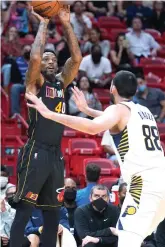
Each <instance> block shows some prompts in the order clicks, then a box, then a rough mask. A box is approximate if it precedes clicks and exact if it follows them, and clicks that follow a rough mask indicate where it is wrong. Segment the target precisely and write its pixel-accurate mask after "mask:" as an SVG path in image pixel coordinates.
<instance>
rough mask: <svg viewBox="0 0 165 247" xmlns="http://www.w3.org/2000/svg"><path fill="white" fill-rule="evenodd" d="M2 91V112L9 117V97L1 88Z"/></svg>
mask: <svg viewBox="0 0 165 247" xmlns="http://www.w3.org/2000/svg"><path fill="white" fill-rule="evenodd" d="M0 91H1V110H2V112H3V115H4V117H9V111H10V110H9V107H10V105H9V96H8V95H7V94H6V92H5V91H4V89H3V88H2V87H0Z"/></svg>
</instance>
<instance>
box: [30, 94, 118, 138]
mask: <svg viewBox="0 0 165 247" xmlns="http://www.w3.org/2000/svg"><path fill="white" fill-rule="evenodd" d="M26 98H27V99H29V100H30V101H31V102H32V103H33V104H29V103H28V104H27V105H28V106H29V107H32V108H34V109H36V110H37V111H39V112H40V114H41V115H42V116H43V117H45V118H48V119H50V120H53V121H55V122H58V123H61V124H63V125H65V126H68V127H70V128H73V129H75V130H79V131H82V132H85V133H88V134H91V135H95V134H97V133H100V132H102V131H105V130H108V129H111V128H112V127H114V126H116V125H117V124H118V123H119V121H120V119H121V116H122V111H121V109H120V107H119V105H112V106H110V107H108V108H107V109H106V110H105V112H104V114H103V115H101V116H99V117H96V118H95V119H93V120H90V119H86V118H81V117H75V116H68V115H65V114H58V113H54V112H52V111H50V110H49V109H48V108H47V107H46V105H44V103H43V102H42V101H41V100H40V99H38V98H37V97H36V96H35V95H34V94H32V93H26Z"/></svg>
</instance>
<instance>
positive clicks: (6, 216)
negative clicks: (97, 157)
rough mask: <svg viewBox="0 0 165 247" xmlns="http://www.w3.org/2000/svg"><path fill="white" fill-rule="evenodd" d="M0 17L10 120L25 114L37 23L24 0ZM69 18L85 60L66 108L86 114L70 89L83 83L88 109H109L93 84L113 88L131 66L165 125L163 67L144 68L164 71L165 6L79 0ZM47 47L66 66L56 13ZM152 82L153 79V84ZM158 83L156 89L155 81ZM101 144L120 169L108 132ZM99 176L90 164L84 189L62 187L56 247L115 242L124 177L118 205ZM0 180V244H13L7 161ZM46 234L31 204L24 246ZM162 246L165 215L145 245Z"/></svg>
mask: <svg viewBox="0 0 165 247" xmlns="http://www.w3.org/2000/svg"><path fill="white" fill-rule="evenodd" d="M1 17H2V18H1V29H0V31H1V78H2V87H3V89H4V91H5V93H6V95H7V96H8V97H9V99H10V118H11V119H15V117H16V116H17V115H19V114H21V105H20V100H21V95H22V94H24V92H25V84H24V81H25V76H26V71H27V68H28V63H29V59H30V51H31V45H32V43H33V41H34V38H35V36H36V33H37V30H38V24H39V23H38V21H37V20H36V19H35V17H34V16H32V15H31V14H30V13H29V11H28V7H27V2H26V1H7V0H4V1H2V2H1ZM70 21H71V24H72V26H73V29H74V32H75V34H76V36H77V38H78V40H79V44H80V48H81V52H82V55H83V59H82V62H81V64H80V68H79V73H78V75H77V78H75V80H74V81H73V83H72V84H71V85H70V86H69V87H68V89H67V90H66V101H67V102H66V103H67V113H68V114H71V115H75V116H81V117H85V118H88V116H87V115H86V114H85V113H82V112H80V111H79V109H78V107H77V106H76V104H75V102H74V99H73V96H72V91H71V87H73V86H74V85H77V86H78V87H79V89H80V90H81V91H82V92H83V94H84V97H85V99H86V101H87V104H88V106H89V107H91V108H93V109H95V110H104V109H105V105H104V102H102V101H101V100H100V99H99V97H98V94H97V93H96V91H95V89H97V90H100V92H101V91H102V90H106V89H109V87H110V85H111V81H112V79H113V77H114V74H115V72H117V71H120V70H129V71H132V72H133V73H135V75H136V77H137V81H138V90H137V93H136V95H135V97H134V98H133V101H134V102H135V103H140V104H142V105H144V106H147V107H148V108H149V110H150V111H151V112H152V114H153V115H154V117H155V119H156V121H157V122H158V123H165V72H164V71H163V70H162V71H161V75H158V74H157V73H155V74H154V72H153V71H152V67H151V70H149V72H147V73H146V71H145V69H144V65H145V62H147V63H148V64H150V62H151V61H152V62H153V63H154V61H158V65H159V66H160V67H161V66H164V67H163V68H164V69H165V3H164V2H163V1H155V2H152V1H75V2H74V3H73V4H72V6H71V17H70ZM45 48H46V49H49V50H52V51H55V52H56V54H57V57H58V67H59V71H61V69H62V68H63V66H64V64H65V61H66V60H67V59H68V58H69V57H70V53H69V48H68V44H67V40H66V38H65V33H63V30H62V29H61V26H60V23H59V21H58V19H57V18H56V17H54V18H52V19H51V20H50V23H49V26H48V31H47V37H46V46H45ZM147 59H148V60H147ZM157 68H158V67H157ZM152 80H153V82H154V83H153V84H152V83H150V82H151V81H152ZM155 82H156V88H155V87H154V86H153V85H155ZM151 84H152V85H151ZM160 85H161V87H160ZM123 86H124V82H123ZM97 92H98V91H97ZM104 92H105V91H104ZM111 103H112V101H111V99H109V104H111ZM106 106H107V105H106ZM26 120H27V119H26ZM101 145H102V147H103V149H104V151H105V153H106V158H107V159H110V160H111V161H112V162H113V164H114V165H115V166H116V167H118V166H119V164H118V161H117V158H116V155H115V153H114V150H113V146H112V140H111V136H110V133H109V131H106V132H105V133H104V135H103V138H102V143H101ZM100 173H101V170H100V167H98V166H97V165H96V164H90V165H89V166H87V167H86V187H85V188H83V189H81V190H79V189H78V185H77V184H76V182H75V181H74V180H73V179H72V178H66V179H65V187H64V191H62V193H60V196H61V197H62V201H63V207H62V208H61V214H60V223H59V228H58V236H59V238H58V243H57V247H59V246H62V247H74V246H82V247H83V246H85V247H116V246H117V241H118V239H117V236H115V235H114V234H113V227H115V226H116V223H117V220H118V217H119V214H120V209H121V206H122V204H123V201H124V198H125V195H126V191H127V185H126V184H125V183H123V182H124V181H122V178H121V179H119V181H118V186H119V191H118V192H119V203H118V205H117V206H116V205H113V203H112V200H111V199H112V194H113V191H112V190H111V189H112V188H107V187H106V186H104V185H102V184H99V183H98V181H99V177H100ZM0 183H1V200H0V202H1V208H0V209H1V213H0V214H1V224H0V237H1V244H2V246H7V247H8V246H9V242H10V229H11V225H12V222H13V219H14V216H15V212H16V211H15V209H16V206H17V205H16V204H15V203H13V196H14V194H15V193H16V186H15V185H13V184H10V183H9V172H8V169H7V168H6V167H4V166H2V168H1V176H0ZM42 231H43V220H42V212H41V211H40V210H39V209H34V212H33V214H32V216H31V218H30V219H29V222H28V224H27V226H26V228H25V234H24V235H25V238H24V244H23V246H24V247H26V246H27V247H28V246H31V247H37V246H42ZM163 233H164V234H163ZM66 239H67V240H66ZM68 239H69V240H68ZM163 246H165V220H164V221H163V222H162V223H161V224H160V225H159V226H158V228H157V229H155V232H154V233H153V234H152V235H151V236H148V237H147V238H146V239H145V240H144V242H143V244H142V247H163Z"/></svg>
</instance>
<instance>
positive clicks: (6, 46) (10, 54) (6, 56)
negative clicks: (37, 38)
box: [1, 27, 21, 93]
mask: <svg viewBox="0 0 165 247" xmlns="http://www.w3.org/2000/svg"><path fill="white" fill-rule="evenodd" d="M1 48H2V50H1V52H2V58H1V59H2V62H3V63H4V65H3V66H2V75H3V87H4V90H5V91H6V93H8V85H9V83H10V75H11V66H12V63H13V59H14V58H15V57H18V56H20V55H21V45H20V43H19V36H18V32H17V29H16V28H15V27H10V28H9V30H8V32H7V35H6V37H2V43H1Z"/></svg>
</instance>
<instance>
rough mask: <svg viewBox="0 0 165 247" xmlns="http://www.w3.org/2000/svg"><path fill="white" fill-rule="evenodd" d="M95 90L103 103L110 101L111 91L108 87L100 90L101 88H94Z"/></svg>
mask: <svg viewBox="0 0 165 247" xmlns="http://www.w3.org/2000/svg"><path fill="white" fill-rule="evenodd" d="M93 92H94V93H95V94H96V96H97V98H98V99H99V100H100V101H101V103H103V104H109V103H110V93H109V90H108V89H101V90H100V88H94V89H93Z"/></svg>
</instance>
